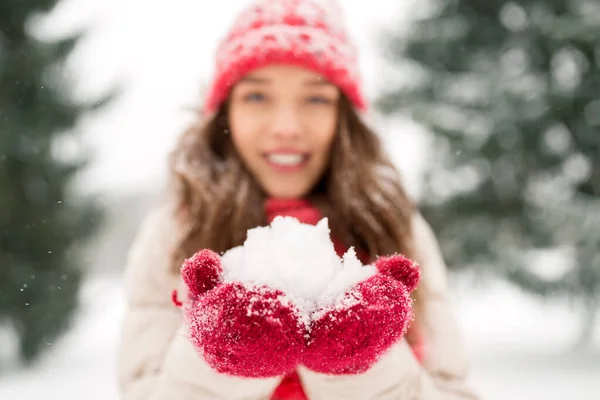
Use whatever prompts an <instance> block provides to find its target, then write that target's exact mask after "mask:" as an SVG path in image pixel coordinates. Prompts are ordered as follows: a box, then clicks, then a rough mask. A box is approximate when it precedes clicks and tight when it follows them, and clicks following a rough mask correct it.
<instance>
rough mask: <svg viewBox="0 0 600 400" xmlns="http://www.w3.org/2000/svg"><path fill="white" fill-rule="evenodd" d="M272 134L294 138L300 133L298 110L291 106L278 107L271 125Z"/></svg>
mask: <svg viewBox="0 0 600 400" xmlns="http://www.w3.org/2000/svg"><path fill="white" fill-rule="evenodd" d="M271 129H272V134H273V135H275V136H277V137H280V138H288V139H289V138H295V137H298V136H299V135H300V131H301V121H300V116H299V114H298V111H297V110H296V109H295V108H294V107H292V106H282V107H278V108H277V110H276V112H275V116H274V118H273V125H272V127H271Z"/></svg>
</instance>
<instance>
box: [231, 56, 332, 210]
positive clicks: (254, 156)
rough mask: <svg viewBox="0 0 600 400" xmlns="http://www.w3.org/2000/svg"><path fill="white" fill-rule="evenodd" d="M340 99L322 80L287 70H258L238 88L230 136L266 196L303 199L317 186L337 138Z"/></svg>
mask: <svg viewBox="0 0 600 400" xmlns="http://www.w3.org/2000/svg"><path fill="white" fill-rule="evenodd" d="M339 97H340V93H339V90H338V88H337V87H336V86H334V85H333V84H331V83H329V82H327V81H326V80H325V79H324V78H323V77H322V76H321V75H319V74H316V73H314V72H311V71H309V70H306V69H302V68H298V67H293V66H287V65H272V66H268V67H264V68H261V69H257V70H254V71H253V72H251V73H249V74H248V75H246V76H245V77H244V78H242V79H241V80H240V81H239V82H238V83H237V84H236V85H235V87H234V88H233V90H232V92H231V95H230V100H229V129H230V133H231V135H232V139H233V143H234V146H235V149H236V150H237V152H238V154H239V155H240V157H241V159H242V161H243V162H244V164H245V166H246V168H247V169H248V170H249V171H250V173H251V174H252V175H253V176H254V177H255V178H256V180H257V181H258V183H259V184H260V185H261V187H262V188H263V190H264V191H265V192H266V193H267V195H269V196H271V197H277V198H299V197H303V196H305V195H306V194H307V193H309V192H310V191H311V189H312V188H313V187H314V186H315V185H316V183H317V182H318V181H319V179H320V178H321V176H322V175H323V173H324V171H325V168H326V167H327V165H328V161H329V155H330V151H331V145H332V142H333V139H334V137H335V134H336V129H337V120H338V101H339Z"/></svg>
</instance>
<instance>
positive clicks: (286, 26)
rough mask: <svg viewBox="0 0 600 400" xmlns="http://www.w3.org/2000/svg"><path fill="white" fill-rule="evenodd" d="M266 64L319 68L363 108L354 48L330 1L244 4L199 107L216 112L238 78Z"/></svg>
mask: <svg viewBox="0 0 600 400" xmlns="http://www.w3.org/2000/svg"><path fill="white" fill-rule="evenodd" d="M270 64H287V65H296V66H300V67H304V68H308V69H310V70H312V71H315V72H317V73H320V74H321V75H323V76H324V77H325V78H326V79H327V80H329V81H330V82H331V83H333V84H335V85H336V86H338V87H339V88H340V90H341V91H342V92H343V93H344V94H345V95H346V96H347V97H348V99H349V100H350V101H351V102H352V103H353V104H354V106H355V107H356V108H357V109H358V110H360V111H364V110H365V109H366V101H365V99H364V96H363V93H362V89H361V83H360V76H359V70H358V59H357V52H356V49H355V48H354V46H353V44H352V43H351V42H350V41H349V39H348V35H347V33H346V30H345V27H344V23H343V18H342V11H341V9H340V8H339V6H338V4H337V2H336V1H334V0H259V1H255V2H253V3H252V5H250V6H249V7H247V8H246V9H245V10H244V11H243V12H242V13H241V14H240V15H239V16H238V18H237V19H236V21H235V22H234V24H233V26H232V28H231V29H230V31H229V33H228V34H227V35H226V37H225V38H224V40H223V41H222V42H221V43H220V45H219V47H218V50H217V55H216V65H215V76H214V78H213V81H212V83H211V87H210V89H209V92H208V96H207V98H206V102H205V105H204V111H205V112H206V113H207V114H210V113H213V112H215V111H216V110H217V109H218V107H219V106H220V105H221V103H222V102H223V101H224V100H225V99H226V98H227V96H228V94H229V90H230V89H231V87H232V86H233V85H234V84H235V83H236V82H237V81H238V80H239V79H240V78H242V77H243V76H244V75H246V74H247V73H249V72H250V71H252V70H254V69H257V68H261V67H264V66H267V65H270Z"/></svg>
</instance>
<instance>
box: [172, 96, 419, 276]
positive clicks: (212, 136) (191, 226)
mask: <svg viewBox="0 0 600 400" xmlns="http://www.w3.org/2000/svg"><path fill="white" fill-rule="evenodd" d="M228 108H229V106H228V104H227V103H225V104H223V105H222V106H221V108H220V110H219V111H218V112H217V113H216V115H215V116H214V117H212V118H211V119H209V120H207V121H202V119H201V118H200V117H198V120H197V121H196V122H195V123H193V124H192V126H190V127H189V128H188V129H187V131H186V132H184V134H183V135H182V136H181V138H180V140H179V142H178V144H177V146H176V148H175V150H174V151H173V153H172V154H171V156H170V160H169V161H170V168H171V172H172V184H173V189H174V192H173V194H174V195H175V199H176V203H177V218H178V221H179V223H180V224H181V226H182V234H183V236H182V239H181V242H180V244H179V246H178V248H177V250H176V252H175V254H173V268H174V271H179V266H180V265H181V263H182V262H183V260H184V259H185V258H187V257H190V256H191V255H193V254H194V253H195V252H196V251H198V250H199V249H204V248H208V249H212V250H214V251H216V252H219V253H222V252H224V251H226V250H228V249H230V248H232V247H235V246H238V245H241V244H242V243H243V242H244V240H245V238H246V231H247V230H248V229H250V228H253V227H256V226H260V225H265V224H266V215H265V211H264V200H265V197H266V196H265V193H264V192H263V191H262V190H261V188H260V187H259V186H258V184H257V182H256V181H255V179H254V178H253V177H252V176H251V174H250V173H249V172H248V171H247V170H246V169H245V167H244V165H243V163H242V162H241V159H240V158H239V156H238V154H237V152H236V151H235V149H234V146H233V142H232V139H231V136H230V135H229V130H228V129H229V128H228V125H229V124H228V116H227V111H228ZM198 115H200V114H198ZM338 115H339V118H338V126H337V133H336V137H335V139H334V142H333V144H332V146H333V147H332V152H331V159H330V163H329V166H328V168H327V169H326V171H325V173H324V175H323V177H322V179H321V180H320V182H319V183H318V184H317V185H316V186H315V188H314V189H313V191H312V192H311V193H310V194H309V195H308V197H309V199H311V200H312V201H313V202H314V204H315V205H316V207H317V208H319V209H320V211H321V212H322V214H323V215H324V216H326V217H327V218H328V219H329V225H330V228H331V232H332V235H334V236H335V237H336V238H338V239H339V240H341V241H342V242H343V243H344V244H345V245H347V246H354V247H355V248H357V249H360V250H361V251H363V252H365V253H366V254H368V256H369V257H370V259H374V258H375V257H376V256H377V255H385V254H393V253H396V252H399V253H402V254H405V255H407V256H409V257H412V256H413V243H412V236H411V219H412V216H413V213H414V211H415V206H414V203H413V202H412V201H411V199H410V198H409V196H408V195H407V193H406V191H405V189H404V186H403V185H402V182H401V179H400V176H399V173H398V172H397V170H396V169H395V168H394V166H393V165H392V163H391V162H390V160H389V159H388V157H387V156H386V154H385V152H384V151H383V148H382V145H381V141H380V140H379V138H378V136H377V135H376V134H375V132H373V131H372V130H371V129H369V128H368V127H367V125H366V124H365V123H364V122H363V121H362V120H361V118H360V117H359V116H358V115H357V113H356V112H355V110H354V108H353V107H352V105H351V103H350V102H349V100H348V99H347V98H346V97H345V96H341V98H340V102H339V113H338Z"/></svg>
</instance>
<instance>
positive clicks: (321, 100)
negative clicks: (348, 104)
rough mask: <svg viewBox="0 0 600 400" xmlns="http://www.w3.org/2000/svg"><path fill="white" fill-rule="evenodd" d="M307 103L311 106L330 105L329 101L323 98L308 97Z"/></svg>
mask: <svg viewBox="0 0 600 400" xmlns="http://www.w3.org/2000/svg"><path fill="white" fill-rule="evenodd" d="M308 102H309V103H311V104H331V100H330V99H328V98H327V97H324V96H310V97H309V98H308Z"/></svg>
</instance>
